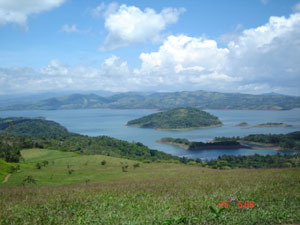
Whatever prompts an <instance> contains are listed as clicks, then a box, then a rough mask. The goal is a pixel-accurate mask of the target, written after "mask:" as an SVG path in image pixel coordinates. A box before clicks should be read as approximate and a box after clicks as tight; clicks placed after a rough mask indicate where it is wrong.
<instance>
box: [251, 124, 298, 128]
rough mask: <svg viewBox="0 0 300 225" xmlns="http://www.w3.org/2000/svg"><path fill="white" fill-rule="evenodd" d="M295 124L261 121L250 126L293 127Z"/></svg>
mask: <svg viewBox="0 0 300 225" xmlns="http://www.w3.org/2000/svg"><path fill="white" fill-rule="evenodd" d="M292 126H293V125H291V124H286V123H261V124H257V125H254V126H251V127H248V128H255V127H292Z"/></svg>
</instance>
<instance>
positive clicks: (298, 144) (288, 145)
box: [215, 131, 300, 151]
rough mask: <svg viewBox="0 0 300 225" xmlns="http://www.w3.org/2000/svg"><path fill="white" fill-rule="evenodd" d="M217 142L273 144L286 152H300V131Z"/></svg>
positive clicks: (234, 138) (219, 138)
mask: <svg viewBox="0 0 300 225" xmlns="http://www.w3.org/2000/svg"><path fill="white" fill-rule="evenodd" d="M215 141H239V142H243V141H245V142H253V143H260V144H272V145H274V146H278V147H281V148H282V149H284V150H295V151H300V131H295V132H291V133H288V134H251V135H248V136H245V137H216V138H215Z"/></svg>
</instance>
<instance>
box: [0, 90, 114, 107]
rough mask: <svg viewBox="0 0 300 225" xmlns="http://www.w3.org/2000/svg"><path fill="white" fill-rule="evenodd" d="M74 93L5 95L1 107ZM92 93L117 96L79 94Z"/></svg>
mask: <svg viewBox="0 0 300 225" xmlns="http://www.w3.org/2000/svg"><path fill="white" fill-rule="evenodd" d="M73 93H74V91H73V92H71V91H63V92H61V91H60V92H42V93H31V94H5V95H0V107H4V106H10V105H16V104H25V103H32V102H37V101H41V100H45V99H47V98H54V97H61V96H68V95H72V94H73ZM90 93H93V94H96V95H99V96H103V97H109V96H112V95H115V94H116V93H115V92H110V91H92V92H90V91H89V92H88V91H80V92H78V94H83V95H88V94H90Z"/></svg>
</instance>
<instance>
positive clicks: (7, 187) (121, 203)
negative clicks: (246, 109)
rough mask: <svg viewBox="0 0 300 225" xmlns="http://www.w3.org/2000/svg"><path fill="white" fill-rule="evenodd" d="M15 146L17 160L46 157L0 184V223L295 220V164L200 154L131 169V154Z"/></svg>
mask: <svg viewBox="0 0 300 225" xmlns="http://www.w3.org/2000/svg"><path fill="white" fill-rule="evenodd" d="M21 153H22V156H23V158H24V160H25V161H24V162H23V164H30V163H37V162H43V161H45V160H46V161H49V164H48V165H47V166H46V167H45V168H43V169H41V170H37V169H36V168H26V169H25V168H24V169H22V167H21V170H22V171H21V172H19V173H14V174H13V175H12V176H11V177H10V179H9V180H8V182H6V183H5V184H0V199H1V201H0V224H4V225H5V224H45V225H46V224H108V225H109V224H245V225H248V224H298V223H300V215H299V213H298V212H299V210H300V207H299V202H300V193H299V188H298V187H299V185H300V170H299V168H289V169H235V170H212V169H209V168H205V167H203V165H205V162H204V163H202V164H203V165H202V164H201V166H200V165H199V164H198V163H197V164H196V165H184V164H180V163H165V162H161V163H141V162H139V163H140V167H138V168H135V169H134V168H133V165H134V164H135V163H137V161H133V160H127V159H121V158H114V157H109V156H103V155H93V156H91V155H80V154H78V153H74V152H61V151H55V150H47V149H28V150H23V151H22V152H21ZM257 157H258V156H257ZM276 157H279V156H276ZM257 159H258V158H257ZM273 159H274V160H275V158H273ZM103 160H105V161H107V164H106V165H105V166H101V165H100V162H101V161H103ZM227 161H228V162H230V159H227ZM52 162H54V163H52ZM86 162H88V165H85V163H86ZM223 164H225V163H224V162H223ZM67 165H70V166H71V167H72V169H74V170H75V172H74V173H72V175H69V174H68V169H67ZM123 165H128V168H127V172H123V171H122V169H121V167H122V166H123ZM22 182H24V184H25V186H23V185H22ZM220 201H228V208H225V209H220V208H219V204H220ZM239 201H242V202H243V203H244V202H245V201H253V202H254V208H242V209H241V208H239V204H238V203H239Z"/></svg>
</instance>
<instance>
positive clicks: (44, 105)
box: [0, 91, 300, 110]
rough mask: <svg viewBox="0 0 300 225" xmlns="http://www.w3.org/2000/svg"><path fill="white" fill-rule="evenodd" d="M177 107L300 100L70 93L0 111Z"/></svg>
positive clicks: (290, 104) (297, 100)
mask: <svg viewBox="0 0 300 225" xmlns="http://www.w3.org/2000/svg"><path fill="white" fill-rule="evenodd" d="M179 107H195V108H198V109H239V110H246V109H247V110H288V109H293V108H299V107H300V97H294V96H281V95H280V96H273V95H271V96H268V95H250V94H240V93H219V92H206V91H190V92H189V91H183V92H162V93H148V94H146V93H136V92H127V93H120V94H115V95H112V96H107V97H101V96H99V95H96V94H88V95H86V94H73V95H68V96H65V97H53V98H49V99H46V100H42V101H36V102H31V103H27V104H16V105H11V106H7V107H2V108H0V110H57V109H87V108H89V109H91V108H115V109H142V108H145V109H160V110H168V109H173V108H179Z"/></svg>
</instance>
